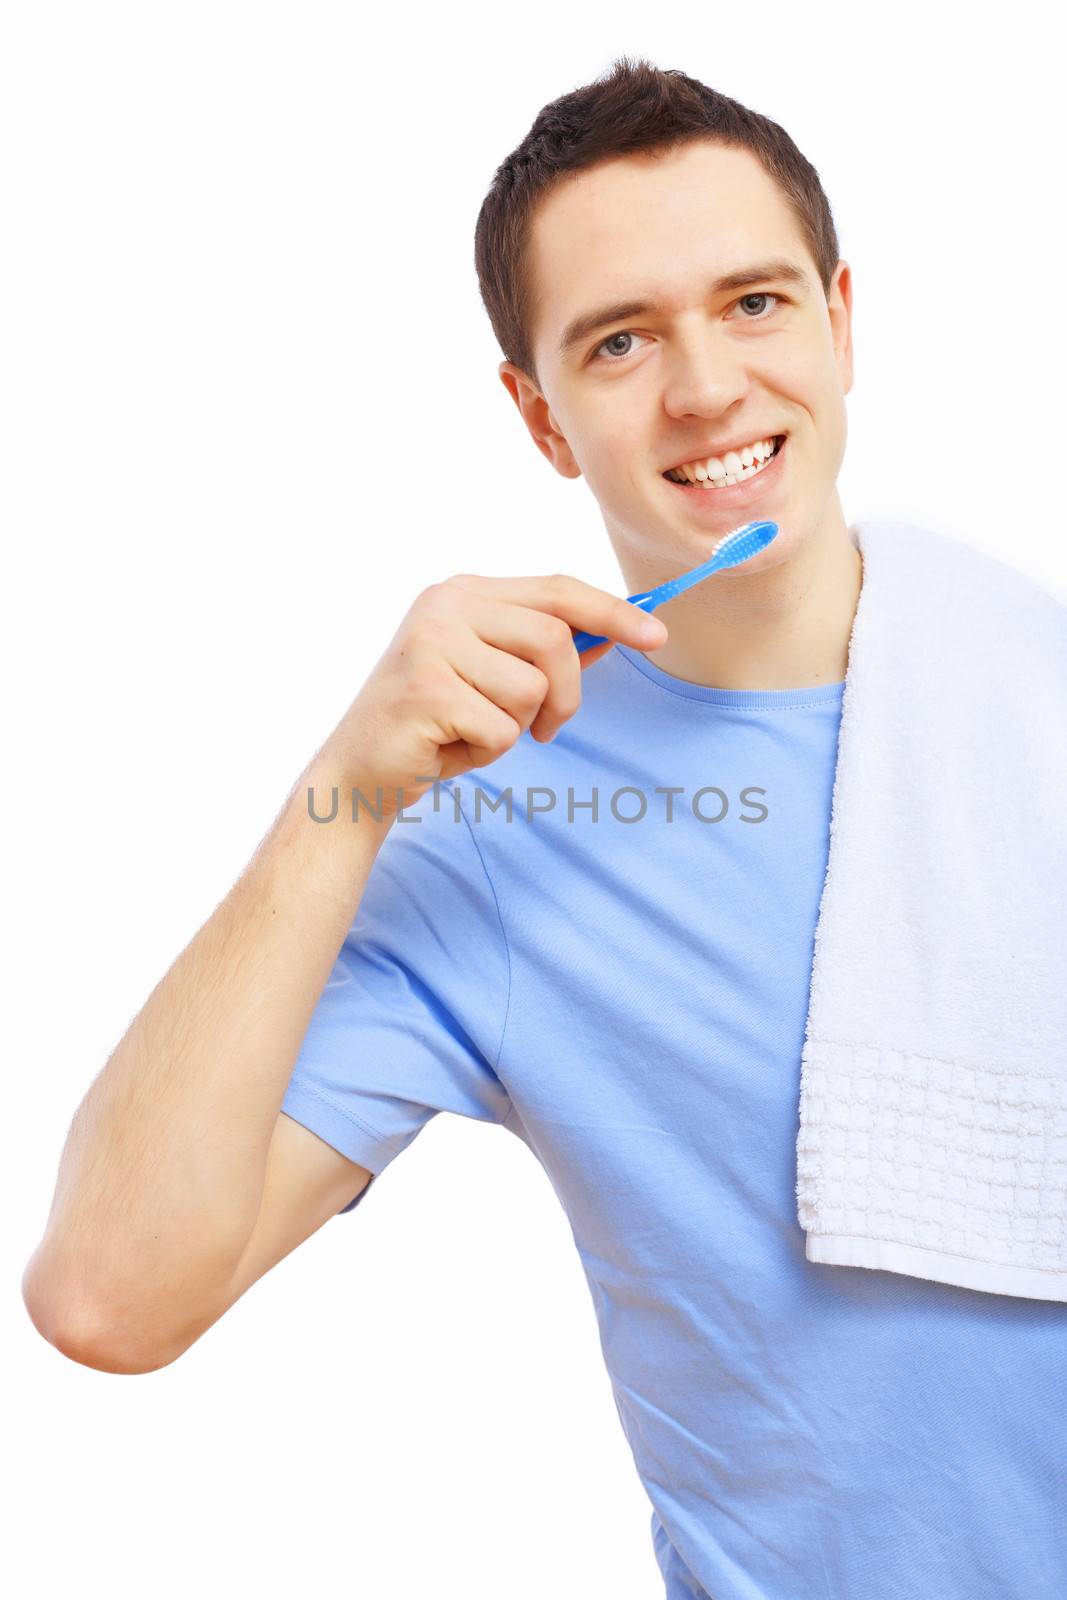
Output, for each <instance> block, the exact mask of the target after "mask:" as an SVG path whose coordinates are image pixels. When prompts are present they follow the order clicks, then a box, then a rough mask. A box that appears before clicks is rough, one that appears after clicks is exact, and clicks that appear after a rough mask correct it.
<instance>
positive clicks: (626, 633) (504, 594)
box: [447, 572, 667, 648]
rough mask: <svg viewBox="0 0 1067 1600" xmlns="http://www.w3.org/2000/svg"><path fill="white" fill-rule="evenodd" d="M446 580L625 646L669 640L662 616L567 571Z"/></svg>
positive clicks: (477, 575) (469, 574)
mask: <svg viewBox="0 0 1067 1600" xmlns="http://www.w3.org/2000/svg"><path fill="white" fill-rule="evenodd" d="M447 581H448V582H449V583H454V584H457V585H458V586H459V587H460V588H461V589H469V590H470V591H471V593H472V594H483V595H491V596H492V597H493V599H495V600H510V601H512V602H513V603H514V604H515V605H520V606H531V607H532V608H533V609H534V610H536V611H547V612H548V613H549V614H550V615H551V616H554V617H559V618H561V619H562V621H564V622H566V623H567V624H568V626H569V627H571V628H573V629H575V631H577V632H581V633H588V634H599V635H603V637H604V638H605V639H607V640H610V641H617V642H619V643H621V644H631V645H637V646H640V645H645V646H647V645H650V644H662V643H663V642H664V640H665V639H666V638H667V629H666V627H665V626H664V624H663V623H662V622H661V621H660V619H659V618H658V617H653V616H650V615H649V614H648V612H647V611H642V610H641V608H640V607H639V606H632V605H631V604H630V602H629V601H628V600H620V598H619V596H618V595H614V594H609V593H608V591H607V590H606V589H598V588H597V586H596V585H595V584H593V583H586V582H584V581H583V579H581V578H574V577H571V576H570V574H569V573H566V572H552V573H548V574H547V575H546V576H544V577H532V578H515V577H503V578H491V577H485V576H484V575H483V574H481V573H476V572H460V573H457V574H456V576H455V577H453V578H449V579H448V580H447ZM594 648H596V647H594Z"/></svg>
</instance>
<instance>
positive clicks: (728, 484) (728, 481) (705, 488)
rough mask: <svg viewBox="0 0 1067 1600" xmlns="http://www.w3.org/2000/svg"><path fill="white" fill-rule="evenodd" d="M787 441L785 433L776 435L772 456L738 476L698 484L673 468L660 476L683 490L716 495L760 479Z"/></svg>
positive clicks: (754, 463) (728, 475)
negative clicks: (724, 490) (721, 490)
mask: <svg viewBox="0 0 1067 1600" xmlns="http://www.w3.org/2000/svg"><path fill="white" fill-rule="evenodd" d="M785 439H786V436H785V434H784V433H779V434H776V435H775V438H774V440H773V443H774V449H773V450H772V451H771V454H770V455H769V456H768V457H767V458H766V460H764V461H761V462H753V464H752V466H751V467H746V468H745V469H744V470H743V471H742V472H740V473H738V474H737V475H736V476H735V475H733V474H729V473H728V474H726V476H724V477H722V478H716V479H714V480H712V479H711V478H706V479H704V478H701V479H698V480H697V482H696V483H690V481H689V479H688V478H687V477H686V476H685V474H684V473H681V472H678V471H677V470H676V469H675V468H673V467H672V468H671V469H670V470H669V471H667V472H664V473H661V474H660V476H661V477H664V478H666V480H667V482H668V483H676V484H678V485H679V486H680V487H681V488H683V489H698V490H700V491H701V492H702V493H708V492H711V493H714V492H715V490H717V489H724V488H725V489H729V488H732V487H733V486H734V485H735V484H738V483H748V482H749V480H750V479H752V478H758V477H759V475H760V473H761V472H763V471H764V470H765V469H766V468H767V467H769V466H770V465H771V463H772V462H773V461H774V460H776V459H777V457H778V455H779V454H780V452H781V450H782V447H783V445H784V444H785Z"/></svg>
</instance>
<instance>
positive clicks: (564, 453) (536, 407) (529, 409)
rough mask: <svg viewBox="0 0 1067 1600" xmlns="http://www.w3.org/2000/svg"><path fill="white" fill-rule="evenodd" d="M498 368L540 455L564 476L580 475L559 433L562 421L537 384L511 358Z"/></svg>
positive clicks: (575, 476)
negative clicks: (555, 415) (554, 412)
mask: <svg viewBox="0 0 1067 1600" xmlns="http://www.w3.org/2000/svg"><path fill="white" fill-rule="evenodd" d="M497 371H498V372H499V374H500V381H501V383H502V384H503V385H504V387H505V389H506V390H507V391H508V393H509V394H510V395H511V398H512V399H513V400H514V402H515V404H516V405H517V406H518V408H519V411H520V413H521V415H522V420H523V422H525V424H526V426H527V428H528V429H529V431H530V437H531V438H532V439H533V442H534V444H535V445H536V446H537V448H538V450H540V452H541V454H542V455H543V456H545V457H547V459H548V460H549V461H551V463H552V465H553V466H554V467H555V469H556V471H557V472H558V473H559V474H560V475H561V477H564V478H580V477H581V475H582V471H581V468H580V467H579V465H578V463H577V462H576V461H575V459H574V456H573V455H572V454H571V447H570V445H569V444H568V443H567V441H566V439H565V438H564V437H563V434H562V433H561V432H560V428H559V423H558V422H557V421H556V419H555V417H554V416H553V415H552V412H551V411H550V410H549V406H548V401H547V400H546V399H545V397H544V395H543V394H542V393H541V391H540V389H539V388H538V387H537V384H536V383H534V381H533V379H532V378H531V377H529V375H528V374H527V373H525V372H523V370H522V368H521V367H517V366H515V364H514V362H512V361H502V362H501V363H500V365H499V367H498V368H497Z"/></svg>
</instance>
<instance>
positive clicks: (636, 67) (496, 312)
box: [474, 56, 839, 387]
mask: <svg viewBox="0 0 1067 1600" xmlns="http://www.w3.org/2000/svg"><path fill="white" fill-rule="evenodd" d="M699 139H706V140H708V141H710V142H713V143H718V144H722V145H730V146H734V147H735V148H744V149H747V150H750V151H751V152H752V153H753V155H754V156H756V158H757V159H758V160H759V161H760V162H761V164H762V166H763V168H764V170H765V171H766V172H767V174H768V176H769V177H771V178H772V179H773V180H774V182H775V183H776V184H777V185H778V188H779V189H780V191H781V193H782V196H783V198H784V199H785V201H786V204H787V205H789V206H790V208H791V209H792V211H793V214H794V216H795V217H796V219H797V221H798V223H799V224H800V227H801V230H802V232H803V235H804V238H805V241H806V243H807V245H808V248H809V250H810V253H811V257H812V260H813V262H814V263H815V267H816V269H817V271H818V274H819V280H820V282H821V283H822V286H823V292H824V294H825V295H826V297H827V300H829V297H830V283H831V281H832V279H833V274H834V269H835V267H836V266H837V262H838V256H839V247H838V240H837V230H836V229H835V227H834V219H833V214H832V212H831V210H830V203H829V201H828V200H827V198H826V195H825V193H824V192H823V187H822V184H821V183H820V181H819V174H818V173H817V172H816V170H815V168H814V167H813V166H812V164H811V162H810V161H808V160H806V159H805V157H804V156H803V155H802V154H801V153H800V151H799V150H798V149H797V147H796V145H795V144H794V143H793V141H792V139H791V138H790V137H789V135H788V133H786V131H785V129H784V128H780V127H779V126H778V124H777V122H772V121H771V119H770V118H769V117H764V116H761V115H760V114H759V112H756V111H750V110H749V109H748V107H747V106H743V105H741V103H740V102H739V101H737V100H731V99H730V97H729V96H728V95H725V94H720V93H718V91H717V90H715V89H709V88H708V87H707V85H706V84H703V83H700V82H699V81H698V80H697V79H696V78H690V77H687V76H686V74H685V73H684V72H681V71H679V70H678V69H677V68H668V69H666V70H664V69H662V68H660V67H657V66H654V65H653V64H652V62H650V61H645V60H642V59H633V58H631V57H629V56H619V57H617V58H616V59H615V60H614V61H613V62H612V65H611V68H610V69H609V71H608V73H607V74H606V75H604V76H601V77H600V78H597V79H595V80H594V82H592V83H589V84H586V85H585V86H584V87H582V88H580V89H574V90H572V91H571V92H570V93H569V94H564V95H561V96H560V97H559V99H558V100H553V101H551V102H550V103H549V104H548V105H546V106H544V107H543V108H542V110H541V111H539V112H538V114H537V116H536V118H535V119H534V122H533V125H532V126H531V128H530V131H529V133H528V134H527V135H526V137H525V138H524V139H523V141H522V143H521V144H519V145H517V146H516V148H515V149H514V150H513V151H512V152H511V154H510V155H509V156H507V157H505V159H504V160H503V161H502V162H501V163H500V165H499V167H497V169H496V172H495V173H494V175H493V181H492V184H491V185H490V188H489V192H488V194H487V195H486V197H485V199H484V200H483V201H482V207H481V210H480V211H479V213H478V221H477V225H476V227H475V230H474V265H475V270H476V272H477V274H478V287H479V290H480V292H481V297H482V303H483V305H484V306H485V309H486V311H487V312H488V314H489V321H490V322H491V323H492V327H493V332H494V334H495V335H496V339H497V343H498V344H499V345H500V348H501V350H502V351H503V353H504V359H505V360H506V361H510V362H512V363H513V364H514V365H515V366H516V367H519V368H520V369H521V370H522V371H523V372H525V373H527V374H528V376H530V377H531V378H532V379H533V381H534V382H535V383H537V384H538V386H539V387H540V382H539V379H538V377H537V372H536V369H535V365H534V359H533V349H532V346H531V340H530V332H529V330H530V310H531V284H530V281H529V273H528V259H529V256H528V250H527V246H528V243H529V237H530V224H531V220H532V217H533V213H534V210H535V208H536V206H537V203H538V201H539V200H540V199H542V198H543V197H544V195H545V194H546V193H547V192H548V191H549V190H550V189H551V188H552V187H553V186H554V185H555V184H556V183H558V181H559V180H560V178H561V177H562V176H563V175H564V174H566V173H569V172H578V171H581V170H582V169H583V168H587V167H592V166H595V165H597V164H598V163H601V162H604V161H609V160H611V159H612V158H614V157H622V156H628V155H633V154H634V153H635V152H638V151H653V150H664V151H665V150H671V149H674V148H675V147H677V146H678V145H683V144H687V143H690V142H693V141H696V140H699Z"/></svg>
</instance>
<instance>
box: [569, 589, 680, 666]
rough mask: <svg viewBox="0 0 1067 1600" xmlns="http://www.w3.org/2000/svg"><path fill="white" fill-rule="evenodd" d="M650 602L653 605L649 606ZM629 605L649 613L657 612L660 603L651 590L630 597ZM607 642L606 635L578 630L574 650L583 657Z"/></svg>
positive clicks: (575, 635)
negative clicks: (595, 646)
mask: <svg viewBox="0 0 1067 1600" xmlns="http://www.w3.org/2000/svg"><path fill="white" fill-rule="evenodd" d="M650 601H651V604H649V602H650ZM629 603H630V605H632V606H639V607H640V609H641V610H642V611H648V612H652V611H655V609H656V607H657V606H658V605H659V601H658V600H654V599H653V598H652V590H651V589H646V590H645V591H644V593H643V594H632V595H630V596H629ZM607 640H608V636H607V634H606V633H586V632H585V631H584V629H581V628H578V629H577V630H576V631H575V634H574V648H575V649H576V650H577V652H578V654H579V655H580V656H581V655H584V654H585V652H586V651H587V650H592V648H593V646H594V645H596V644H606V643H607Z"/></svg>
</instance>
